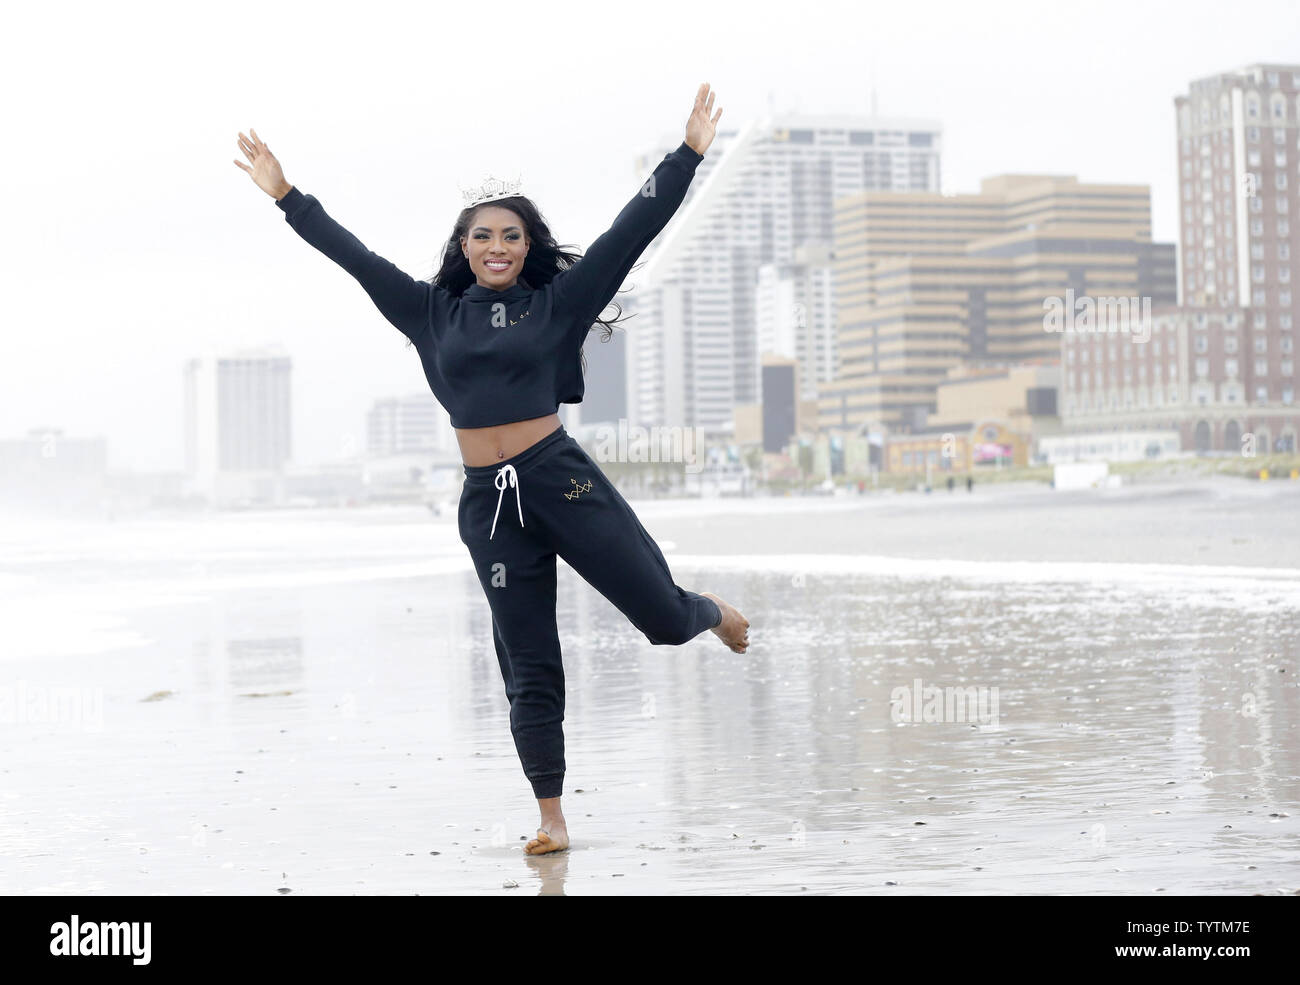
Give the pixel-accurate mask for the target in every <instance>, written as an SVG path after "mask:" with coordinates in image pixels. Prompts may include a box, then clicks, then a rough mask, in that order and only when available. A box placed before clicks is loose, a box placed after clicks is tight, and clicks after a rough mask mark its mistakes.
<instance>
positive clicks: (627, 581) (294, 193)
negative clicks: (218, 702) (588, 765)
mask: <svg viewBox="0 0 1300 985" xmlns="http://www.w3.org/2000/svg"><path fill="white" fill-rule="evenodd" d="M712 108H713V95H712V94H711V93H710V92H709V86H708V83H705V84H704V85H701V86H700V89H699V91H698V93H697V94H696V97H695V106H694V108H693V110H692V112H691V116H690V118H689V119H688V121H687V125H686V138H685V139H684V140H683V141H682V143H681V145H680V146H679V147H677V148H676V149H675V150H674V151H672V152H671V153H670V154H668V155H666V156H665V157H664V159H663V160H662V161H661V162H660V163H659V166H658V167H656V168H655V170H654V173H653V174H652V175H651V176H650V178H649V179H648V180H647V181H646V183H645V184H644V185H643V186H642V187H640V188H638V189H637V192H636V194H635V195H633V196H632V199H631V201H629V202H628V203H627V205H625V206H624V207H623V209H622V211H621V212H619V214H618V216H617V217H616V218H615V220H614V223H613V225H612V226H611V227H610V228H609V229H608V230H607V231H606V232H605V233H603V234H602V235H601V236H600V237H598V238H597V239H596V241H595V242H594V243H592V245H591V247H590V249H588V250H587V252H586V254H585V255H584V256H582V257H581V258H580V259H576V262H575V256H574V255H573V254H569V253H565V252H564V251H562V250H560V248H559V247H558V246H557V245H556V243H555V240H554V238H553V237H552V236H551V232H550V229H549V228H548V227H547V224H546V222H545V220H544V219H543V218H542V215H541V212H540V211H539V210H538V208H537V206H536V205H535V204H534V203H533V202H532V201H531V200H530V199H528V198H526V197H525V196H523V195H520V194H518V193H517V192H518V189H517V188H516V187H513V186H506V187H504V188H502V187H501V186H500V185H499V184H498V183H491V184H488V185H484V186H481V187H480V188H479V189H478V190H477V192H473V193H471V195H470V196H469V200H468V202H467V204H466V207H465V209H464V210H462V212H461V213H460V215H459V216H458V217H457V219H456V223H455V227H454V229H453V231H452V235H451V236H450V237H449V239H448V241H447V245H446V248H445V249H444V251H443V259H442V266H441V268H440V269H439V271H438V273H437V275H436V276H435V277H434V278H433V280H432V282H427V281H417V280H415V279H414V278H412V277H411V276H410V275H408V274H406V273H404V272H403V271H401V270H399V269H398V268H397V267H395V266H394V265H393V264H391V263H389V262H388V261H387V260H385V259H383V258H382V257H380V256H377V255H376V254H374V253H372V252H371V251H370V250H369V249H367V248H366V247H365V245H364V244H362V242H361V241H360V240H359V239H357V238H356V237H355V236H353V235H352V234H351V233H350V232H348V231H347V230H346V229H344V228H343V227H342V226H341V225H339V224H338V223H337V222H335V221H334V220H333V219H332V218H330V216H329V215H328V214H327V213H326V212H325V209H324V208H323V207H322V206H321V204H320V202H319V201H318V200H317V199H316V198H315V197H314V196H312V195H304V194H303V193H302V192H300V191H299V190H298V189H297V188H295V187H293V186H292V185H290V184H288V182H286V181H285V180H284V176H283V174H282V173H281V171H280V166H279V163H278V162H277V161H276V160H275V158H274V157H273V156H272V155H271V153H270V148H269V147H268V146H267V145H266V144H264V143H262V142H261V141H260V140H258V138H257V134H256V133H253V135H252V139H251V140H246V139H245V138H244V137H243V134H240V138H241V144H240V146H241V148H242V149H243V150H244V153H245V155H246V156H247V157H248V159H249V161H251V162H252V167H251V168H250V167H244V165H240V167H243V168H244V170H245V171H248V172H249V173H250V174H251V175H252V176H253V179H254V181H256V182H257V184H258V187H260V188H262V189H263V190H264V191H266V192H267V193H268V194H270V195H272V196H274V197H275V200H276V204H277V205H278V206H279V207H280V208H281V209H282V210H283V212H284V217H285V220H286V221H287V222H288V223H289V225H290V226H292V227H293V229H294V231H295V232H297V233H298V235H299V236H301V237H302V238H303V239H305V240H306V241H307V242H308V243H310V244H311V245H312V246H314V247H316V249H318V250H320V251H321V252H322V253H324V254H325V255H326V256H328V257H330V258H331V259H332V260H334V261H335V262H336V263H338V264H339V265H340V266H341V267H343V268H344V269H345V270H347V271H348V273H350V274H351V275H352V276H353V277H355V278H356V279H357V280H358V281H359V282H360V284H361V286H362V287H363V288H365V290H366V293H367V294H369V295H370V297H371V299H372V300H373V301H374V302H375V306H376V307H377V308H378V309H379V311H380V312H381V313H382V314H383V315H384V317H385V318H387V319H388V320H389V322H391V323H392V324H393V325H394V326H395V327H396V328H397V329H398V330H399V331H401V332H402V334H404V335H405V336H406V337H407V338H408V339H410V341H411V344H412V345H414V346H415V348H416V351H417V352H418V353H419V355H420V360H421V362H422V364H423V366H424V372H425V377H426V378H427V379H428V381H429V387H430V389H431V390H432V391H433V393H434V395H435V396H436V397H437V398H438V401H439V402H440V403H441V404H442V405H443V407H445V408H446V409H447V411H448V413H449V414H450V415H451V423H452V426H453V427H454V428H455V429H456V437H457V440H458V441H459V443H460V448H461V455H462V457H463V458H464V461H465V486H464V489H463V491H462V493H461V499H460V507H459V516H458V526H459V531H460V537H461V540H462V541H463V542H464V544H465V545H466V547H467V548H468V549H469V552H470V556H471V557H472V558H473V560H474V567H475V571H476V572H477V574H478V576H479V579H480V581H481V583H482V586H483V591H484V593H485V595H486V596H487V600H488V604H489V606H490V608H491V610H492V631H493V644H494V647H495V649H496V654H497V659H498V662H499V663H500V666H501V675H502V679H503V680H504V682H505V686H506V696H507V697H508V698H509V700H510V727H511V732H512V733H513V735H514V739H515V745H516V749H517V750H518V753H519V759H520V762H521V763H522V765H523V767H524V774H525V776H527V777H528V780H529V782H530V783H531V784H532V787H533V792H534V795H535V796H536V797H537V799H538V806H539V808H540V810H541V815H542V825H541V827H540V828H539V829H538V837H537V838H536V839H534V840H533V841H530V842H529V843H528V844H527V845H526V846H525V850H526V851H527V852H529V853H530V854H533V853H541V852H549V851H558V850H560V849H563V848H567V847H568V844H569V841H568V831H567V829H566V827H565V822H564V815H563V813H562V812H561V810H560V794H561V791H562V789H563V786H564V774H565V763H564V731H563V721H564V668H563V663H562V660H561V655H560V644H559V639H558V637H557V636H556V621H555V603H556V559H557V558H558V557H563V558H564V560H565V561H566V562H567V563H568V564H569V565H570V566H571V567H572V568H573V569H574V570H575V571H577V572H578V574H579V575H581V577H582V578H583V579H585V580H586V581H587V582H588V583H590V584H591V585H593V586H594V587H595V588H596V589H597V590H598V591H600V592H601V594H602V595H604V596H605V597H606V598H607V599H609V600H610V601H611V602H613V603H614V605H616V606H617V607H618V609H619V610H620V611H621V612H622V613H623V614H624V615H625V616H627V618H628V620H629V621H630V622H631V623H632V624H633V625H634V626H635V627H636V628H637V629H638V630H640V631H641V632H642V633H643V634H645V636H646V638H647V639H648V640H649V641H650V642H651V643H654V644H660V645H678V644H682V643H685V642H687V641H688V640H691V639H694V638H695V637H696V636H698V635H699V634H700V633H702V632H703V631H704V630H706V629H711V630H712V631H713V632H714V633H715V634H716V635H717V636H718V637H719V638H720V639H722V641H723V642H724V643H725V644H726V645H727V646H728V648H729V649H731V650H732V651H734V652H736V653H744V652H745V651H746V649H747V648H748V646H749V637H748V633H747V628H748V626H749V623H748V622H747V621H746V620H745V618H744V616H742V615H741V614H740V613H739V612H738V611H737V610H736V609H735V608H734V607H733V606H731V605H729V604H728V603H726V602H724V601H722V600H721V599H720V598H718V597H717V596H716V595H712V594H708V593H696V592H690V591H687V590H686V589H683V588H681V587H679V586H678V585H676V584H675V583H674V582H673V578H672V572H671V571H670V570H669V568H668V563H667V562H666V561H665V560H664V556H663V554H662V552H661V551H660V550H659V547H658V545H656V544H655V542H654V539H653V538H652V537H651V536H650V535H649V534H648V533H647V532H646V530H645V528H644V527H642V526H641V524H640V522H639V521H638V519H637V517H636V514H635V513H633V512H632V508H631V507H630V506H629V505H628V504H627V502H626V501H625V500H624V499H623V497H622V496H621V495H620V494H619V492H618V490H617V488H615V486H614V484H613V483H611V482H609V481H608V479H607V478H606V477H605V475H604V474H603V473H602V472H601V470H600V468H599V466H598V465H597V464H596V463H595V462H594V461H593V460H592V459H591V457H590V456H589V455H587V453H586V452H585V451H584V450H583V448H582V446H581V445H580V444H579V443H578V442H577V441H576V440H574V439H573V437H572V436H571V435H569V434H568V432H567V431H565V429H564V428H563V426H562V425H561V423H560V418H559V414H558V413H557V410H558V408H559V405H560V404H561V403H578V402H580V401H581V400H582V397H583V389H584V381H583V372H582V366H581V357H582V343H583V340H584V339H585V338H586V335H587V332H588V331H589V330H590V328H591V325H592V322H593V321H598V320H599V319H597V318H596V316H597V315H598V314H600V313H601V312H602V311H604V309H605V307H606V306H607V305H608V304H609V303H610V302H611V300H612V299H613V296H614V293H615V292H616V291H617V290H618V288H619V286H620V285H621V284H622V282H623V279H624V278H625V277H626V276H627V274H628V272H629V271H630V270H631V268H632V264H633V263H635V262H636V260H637V258H638V257H639V256H640V255H641V253H642V252H643V251H644V250H645V249H646V247H647V246H649V245H650V243H651V241H653V240H654V238H655V237H656V236H657V235H658V234H659V232H660V231H661V230H662V229H663V228H664V226H665V225H666V224H667V223H668V220H669V219H671V218H672V216H673V214H674V213H675V212H676V211H677V208H678V206H680V205H681V203H682V201H683V200H684V199H685V197H686V191H687V189H688V188H689V187H690V184H691V180H692V178H693V177H694V175H695V169H696V167H697V166H698V165H699V163H700V161H702V160H703V159H704V151H705V150H706V149H707V148H708V146H709V144H710V143H712V141H713V137H714V134H715V132H716V123H717V121H718V118H719V117H720V116H721V115H722V110H721V109H719V110H718V111H717V113H716V114H715V115H714V116H713V117H712V119H710V115H709V114H710V112H711V111H712ZM235 163H236V164H239V162H238V161H236V162H235ZM602 324H605V327H606V330H607V331H608V330H609V329H610V325H609V324H607V323H602ZM525 485H526V486H527V490H528V495H527V498H526V499H525V496H524V493H523V488H524V486H525ZM575 487H576V488H580V489H581V490H582V495H581V497H578V498H575V497H574V496H573V490H574V488H575ZM507 489H510V490H513V492H514V499H515V504H514V505H515V514H516V515H517V517H518V522H517V523H511V522H510V519H511V518H510V513H509V511H508V510H509V507H508V504H506V507H507V512H506V513H505V515H504V518H505V520H506V522H505V523H500V521H501V520H502V519H503V514H502V505H503V502H504V498H505V495H506V490H507ZM493 491H495V492H496V493H497V496H496V498H495V503H494V502H493V498H492V496H491V493H492V492H493ZM525 503H526V505H527V510H526V511H525Z"/></svg>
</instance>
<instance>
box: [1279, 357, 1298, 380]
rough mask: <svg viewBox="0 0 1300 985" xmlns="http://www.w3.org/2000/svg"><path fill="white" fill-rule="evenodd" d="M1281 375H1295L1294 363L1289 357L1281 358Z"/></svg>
mask: <svg viewBox="0 0 1300 985" xmlns="http://www.w3.org/2000/svg"><path fill="white" fill-rule="evenodd" d="M1282 375H1283V376H1294V375H1295V363H1293V362H1292V361H1291V360H1290V359H1283V360H1282Z"/></svg>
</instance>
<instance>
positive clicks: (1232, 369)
mask: <svg viewBox="0 0 1300 985" xmlns="http://www.w3.org/2000/svg"><path fill="white" fill-rule="evenodd" d="M1223 372H1224V374H1225V375H1227V376H1236V375H1237V360H1235V359H1225V360H1224V361H1223Z"/></svg>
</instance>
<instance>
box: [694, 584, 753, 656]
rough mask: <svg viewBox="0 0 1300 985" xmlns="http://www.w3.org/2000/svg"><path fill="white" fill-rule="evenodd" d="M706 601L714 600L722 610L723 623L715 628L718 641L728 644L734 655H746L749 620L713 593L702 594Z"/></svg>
mask: <svg viewBox="0 0 1300 985" xmlns="http://www.w3.org/2000/svg"><path fill="white" fill-rule="evenodd" d="M700 594H701V595H703V596H704V597H705V598H706V599H713V601H714V602H717V603H718V608H719V609H721V610H722V622H721V623H719V624H718V625H717V626H714V627H713V632H714V634H715V635H716V636H717V637H718V639H720V640H722V642H723V643H726V644H727V646H728V647H729V648H730V649H731V650H732V652H734V653H744V652H745V651H746V650H748V649H749V620H748V619H746V618H745V617H744V616H742V615H741V614H740V610H739V609H737V608H736V607H735V606H734V605H732V604H731V603H730V602H724V601H723V600H722V599H720V598H718V597H717V596H716V595H714V594H713V593H712V592H700Z"/></svg>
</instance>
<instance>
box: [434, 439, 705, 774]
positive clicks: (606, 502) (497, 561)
mask: <svg viewBox="0 0 1300 985" xmlns="http://www.w3.org/2000/svg"><path fill="white" fill-rule="evenodd" d="M458 523H459V526H460V539H461V540H462V541H464V543H465V546H466V547H468V548H469V553H470V556H471V557H472V558H473V559H474V568H475V570H476V571H477V572H478V577H479V581H480V582H481V583H482V585H483V591H484V593H485V594H486V595H487V599H488V605H489V606H490V607H491V609H492V638H493V643H494V644H495V646H496V652H497V662H498V663H499V664H500V665H501V677H502V679H503V680H504V681H505V688H506V697H507V698H508V699H509V701H510V731H511V733H512V734H513V735H514V739H515V749H516V750H517V751H518V753H519V760H520V762H521V763H522V765H523V768H524V775H525V776H526V777H527V778H528V780H529V782H530V783H531V784H532V786H533V794H534V796H536V797H537V798H538V799H542V798H547V797H558V796H560V794H561V791H562V790H563V787H564V729H563V724H562V723H563V721H564V665H563V663H562V661H561V658H560V640H559V635H558V633H557V631H556V623H555V559H556V556H557V555H558V556H559V557H562V558H564V560H565V562H566V563H567V564H569V566H570V567H572V568H573V569H574V570H575V571H576V572H578V574H580V575H581V576H582V577H583V578H584V579H585V580H586V581H587V582H588V583H589V584H590V585H591V586H592V587H593V588H595V589H596V590H597V591H598V592H600V593H601V594H602V595H604V596H605V598H607V599H609V601H610V602H612V603H613V604H614V605H615V606H616V607H617V608H618V609H619V611H621V612H622V613H623V615H625V616H627V618H628V619H629V620H630V621H631V623H632V625H634V626H635V627H636V628H637V629H638V630H640V631H641V632H642V633H644V634H645V637H646V639H648V640H649V641H650V642H651V643H653V644H656V645H670V646H672V645H679V644H682V643H685V642H687V641H688V640H692V639H694V638H695V637H696V636H698V635H699V634H700V633H702V632H703V631H704V630H706V629H710V628H712V627H714V626H716V625H718V624H719V623H720V622H721V621H722V610H721V609H719V608H718V605H717V603H716V602H714V601H713V600H712V599H707V598H705V597H704V596H702V595H698V594H696V593H695V592H688V591H686V590H685V589H682V588H679V587H678V586H677V585H676V584H674V583H673V576H672V573H671V572H670V571H669V570H668V562H667V561H665V560H664V556H663V553H662V552H661V551H660V550H659V547H658V545H656V544H655V542H654V540H652V539H651V537H650V535H649V534H648V533H646V531H645V528H644V527H642V526H641V522H640V521H639V520H638V519H637V517H636V514H635V513H633V512H632V508H631V507H630V506H628V504H627V501H626V500H624V499H623V497H622V496H621V495H619V492H618V490H617V489H615V488H614V484H613V483H612V482H610V481H609V480H608V479H607V478H606V477H605V475H604V473H602V472H601V471H600V469H599V468H598V467H597V465H596V463H595V462H594V461H592V459H591V458H590V457H589V456H588V455H587V453H586V452H585V451H583V449H582V446H581V445H580V444H578V442H577V441H576V440H575V439H574V438H573V436H572V435H570V434H569V433H568V432H567V431H566V430H565V429H564V428H563V427H562V426H561V427H559V428H556V430H554V431H552V432H551V433H550V434H548V435H547V436H546V437H545V438H542V439H541V440H540V441H538V442H537V443H536V444H534V445H532V446H531V447H529V448H526V449H525V450H524V451H522V452H520V453H519V454H518V455H515V456H513V457H512V458H507V459H502V461H501V462H499V463H498V464H495V465H483V466H465V485H464V488H463V490H462V492H461V496H460V508H459V512H458Z"/></svg>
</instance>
